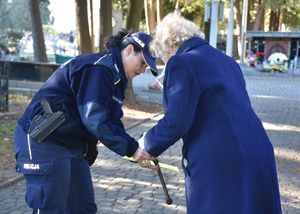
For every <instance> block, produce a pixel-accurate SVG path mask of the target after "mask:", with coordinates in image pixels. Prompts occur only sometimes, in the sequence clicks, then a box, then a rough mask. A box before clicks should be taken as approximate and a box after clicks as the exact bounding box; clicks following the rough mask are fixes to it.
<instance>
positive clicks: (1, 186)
mask: <svg viewBox="0 0 300 214" xmlns="http://www.w3.org/2000/svg"><path fill="white" fill-rule="evenodd" d="M162 113H163V112H162V111H161V112H159V113H157V114H155V115H153V116H151V117H148V118H145V119H142V120H141V121H138V122H135V123H133V124H131V125H130V126H128V127H127V128H125V130H126V131H129V130H131V129H133V128H135V127H137V126H139V125H140V124H142V123H144V122H146V121H150V120H152V119H153V118H155V117H158V116H159V115H161V114H162ZM21 180H24V176H23V175H19V174H18V175H17V176H16V177H13V178H11V179H9V180H7V181H5V182H3V183H0V191H2V190H4V189H6V188H8V187H10V186H13V185H15V184H16V183H18V182H19V181H21Z"/></svg>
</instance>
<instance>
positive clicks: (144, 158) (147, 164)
mask: <svg viewBox="0 0 300 214" xmlns="http://www.w3.org/2000/svg"><path fill="white" fill-rule="evenodd" d="M132 158H133V159H134V160H135V161H137V162H138V163H139V164H140V166H142V167H144V168H149V169H156V166H155V165H153V164H151V161H152V160H155V157H153V156H151V155H150V154H149V153H148V152H146V151H145V150H144V149H142V148H140V147H139V148H138V149H137V150H136V152H135V153H134V155H133V156H132Z"/></svg>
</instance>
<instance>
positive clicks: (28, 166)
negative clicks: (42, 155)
mask: <svg viewBox="0 0 300 214" xmlns="http://www.w3.org/2000/svg"><path fill="white" fill-rule="evenodd" d="M23 169H32V170H39V169H40V164H33V163H24V164H23Z"/></svg>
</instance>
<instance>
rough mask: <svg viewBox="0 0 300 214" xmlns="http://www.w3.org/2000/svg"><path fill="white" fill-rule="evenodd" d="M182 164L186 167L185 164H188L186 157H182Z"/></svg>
mask: <svg viewBox="0 0 300 214" xmlns="http://www.w3.org/2000/svg"><path fill="white" fill-rule="evenodd" d="M183 165H184V167H187V165H188V161H187V159H186V158H183Z"/></svg>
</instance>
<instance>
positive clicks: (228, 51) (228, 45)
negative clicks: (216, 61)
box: [226, 0, 234, 57]
mask: <svg viewBox="0 0 300 214" xmlns="http://www.w3.org/2000/svg"><path fill="white" fill-rule="evenodd" d="M233 5H234V0H230V11H229V16H228V28H227V38H226V54H227V56H230V57H231V56H232V43H233V20H234V19H233Z"/></svg>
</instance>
